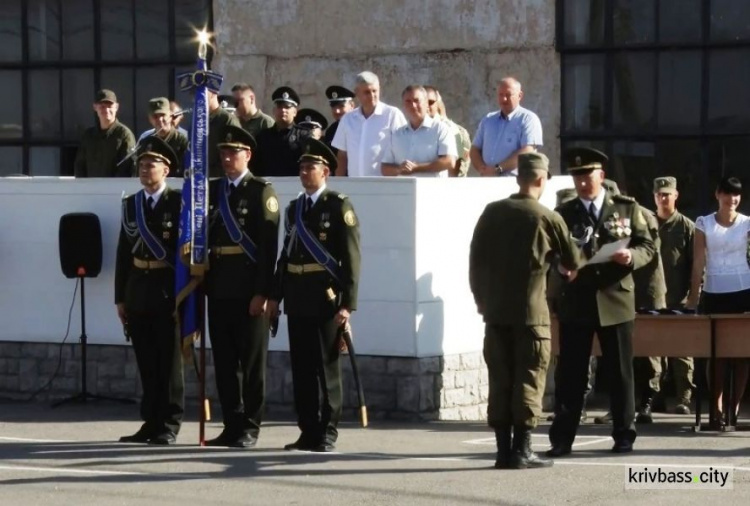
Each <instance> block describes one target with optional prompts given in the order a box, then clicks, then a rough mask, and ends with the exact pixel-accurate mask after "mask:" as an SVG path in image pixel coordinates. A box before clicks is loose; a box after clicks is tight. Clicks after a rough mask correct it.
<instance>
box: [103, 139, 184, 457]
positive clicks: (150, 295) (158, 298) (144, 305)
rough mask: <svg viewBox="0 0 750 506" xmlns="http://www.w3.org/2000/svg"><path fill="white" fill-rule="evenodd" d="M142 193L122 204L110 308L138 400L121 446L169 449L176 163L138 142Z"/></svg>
mask: <svg viewBox="0 0 750 506" xmlns="http://www.w3.org/2000/svg"><path fill="white" fill-rule="evenodd" d="M136 156H137V161H138V176H139V177H140V180H141V184H142V185H143V190H141V191H139V192H137V193H136V194H135V195H130V196H129V197H127V198H125V199H124V200H123V201H122V226H121V229H120V240H119V242H118V243H117V261H116V269H115V304H116V305H117V316H118V317H119V318H120V322H122V324H123V326H125V328H126V329H127V332H126V334H127V335H128V336H129V337H130V339H131V340H132V342H133V350H134V351H135V358H136V361H137V362H138V371H139V373H140V376H141V385H142V388H143V397H142V398H141V418H142V419H143V421H144V423H143V426H141V428H140V429H139V430H138V431H137V432H136V433H135V434H133V435H131V436H123V437H121V438H120V442H121V443H149V444H156V445H171V444H174V443H175V442H176V439H177V433H178V432H179V431H180V425H181V423H182V415H183V400H184V398H183V392H184V379H183V370H182V355H181V353H180V340H179V338H178V336H177V335H176V333H175V319H174V315H173V313H174V307H175V300H174V299H175V294H174V289H175V279H174V262H175V260H176V258H177V239H178V238H177V228H178V223H179V220H180V204H181V199H180V190H173V189H171V188H169V187H168V186H167V184H166V182H165V178H166V177H167V174H169V171H170V170H171V169H172V168H173V167H176V166H177V164H178V160H177V155H175V153H174V151H172V148H170V147H169V145H168V144H167V143H166V142H164V141H163V140H161V139H160V138H158V137H156V136H151V137H146V138H145V139H144V140H143V142H141V145H140V147H139V149H138V153H137V155H136Z"/></svg>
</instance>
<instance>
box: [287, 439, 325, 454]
mask: <svg viewBox="0 0 750 506" xmlns="http://www.w3.org/2000/svg"><path fill="white" fill-rule="evenodd" d="M316 446H317V444H315V443H311V442H310V441H309V439H308V438H306V437H305V436H304V435H303V436H300V437H299V438H297V441H295V442H294V443H289V444H288V445H284V450H286V451H288V452H290V451H301V452H304V451H312V449H313V448H315V447H316Z"/></svg>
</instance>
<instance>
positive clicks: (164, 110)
mask: <svg viewBox="0 0 750 506" xmlns="http://www.w3.org/2000/svg"><path fill="white" fill-rule="evenodd" d="M148 113H149V114H152V115H154V114H167V115H171V114H172V108H171V107H170V106H169V99H168V98H166V97H156V98H152V99H151V100H149V101H148Z"/></svg>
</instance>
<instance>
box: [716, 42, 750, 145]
mask: <svg viewBox="0 0 750 506" xmlns="http://www.w3.org/2000/svg"><path fill="white" fill-rule="evenodd" d="M748 82H750V50H749V49H727V50H714V51H711V53H710V54H709V98H708V129H709V130H710V131H711V132H712V133H719V132H721V133H728V132H738V133H744V132H747V131H748V130H750V100H748V99H747V83H748Z"/></svg>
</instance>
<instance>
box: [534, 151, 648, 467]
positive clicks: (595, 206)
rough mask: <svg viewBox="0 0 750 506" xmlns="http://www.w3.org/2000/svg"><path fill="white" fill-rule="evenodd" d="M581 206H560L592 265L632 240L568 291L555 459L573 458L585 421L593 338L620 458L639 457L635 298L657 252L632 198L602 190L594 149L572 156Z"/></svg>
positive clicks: (563, 303) (553, 434)
mask: <svg viewBox="0 0 750 506" xmlns="http://www.w3.org/2000/svg"><path fill="white" fill-rule="evenodd" d="M565 159H566V162H567V166H568V172H570V173H571V174H572V175H573V182H574V184H575V187H576V192H577V193H578V198H577V199H575V200H572V201H570V202H567V203H566V204H563V205H562V206H560V207H559V208H558V209H557V211H558V212H559V213H560V214H561V215H562V217H563V219H564V220H565V223H566V224H567V225H568V228H569V229H570V231H571V234H572V235H573V237H574V238H575V239H576V241H577V242H578V243H579V244H580V246H581V248H582V250H583V253H584V255H585V256H586V258H587V259H591V258H592V257H593V256H594V255H595V254H596V252H597V251H598V250H599V249H600V248H601V247H602V246H604V245H606V244H610V243H615V242H617V241H620V240H624V239H629V244H628V245H627V247H623V248H620V249H618V250H617V251H616V252H614V253H613V255H612V256H611V257H610V258H609V260H608V261H606V262H604V263H596V264H587V265H586V266H585V267H583V268H582V269H581V270H580V272H579V273H578V276H577V277H576V278H575V279H574V280H572V281H571V282H570V283H567V284H566V285H565V286H564V287H563V290H562V292H561V295H560V300H559V313H558V315H559V319H560V363H559V367H560V369H561V370H560V376H561V377H562V378H564V381H562V382H561V384H560V385H558V392H559V394H560V404H561V409H560V412H559V413H558V414H557V416H556V417H555V420H554V422H553V423H552V426H551V427H550V442H551V443H552V448H551V449H550V450H549V451H548V452H547V454H548V455H549V456H553V457H559V456H562V455H567V454H569V453H570V451H571V448H572V445H573V441H574V440H575V435H576V432H577V430H578V425H579V422H580V416H581V407H582V403H583V394H584V391H585V389H586V382H587V376H588V371H589V356H590V354H591V344H592V340H593V337H594V334H596V335H597V337H598V339H599V345H600V347H601V349H602V354H603V357H602V358H603V360H604V363H606V364H607V368H606V369H607V372H608V373H609V375H610V390H611V391H610V407H611V412H612V418H613V429H612V438H613V439H614V442H615V444H614V446H613V448H612V451H613V452H615V453H626V452H630V451H632V449H633V441H635V437H636V433H635V425H634V423H633V422H634V418H635V399H634V386H633V347H632V333H633V323H634V319H635V297H634V293H633V290H634V286H633V285H634V283H633V276H632V272H633V271H634V270H636V269H638V268H640V267H642V266H643V265H645V264H647V263H648V262H649V261H650V260H651V258H653V256H654V254H655V252H656V248H655V246H654V243H653V241H652V240H651V237H650V235H649V233H648V228H647V225H646V221H645V220H644V218H643V215H642V213H641V212H640V211H639V209H638V206H637V204H636V202H635V200H633V199H632V198H630V197H624V196H621V195H611V194H610V192H607V191H606V190H604V189H603V187H602V182H603V180H604V166H605V163H606V161H607V157H606V155H604V154H603V153H601V152H599V151H596V150H594V149H590V148H573V149H570V150H568V151H567V152H566V154H565Z"/></svg>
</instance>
